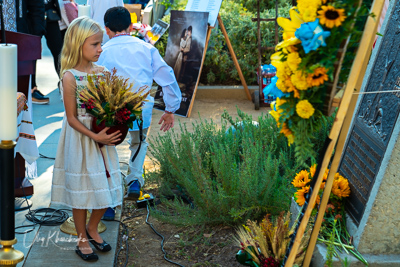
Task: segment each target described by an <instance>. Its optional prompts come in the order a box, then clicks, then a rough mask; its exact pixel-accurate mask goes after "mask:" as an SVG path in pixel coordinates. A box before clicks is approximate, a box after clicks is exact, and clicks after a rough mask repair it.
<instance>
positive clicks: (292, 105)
mask: <svg viewBox="0 0 400 267" xmlns="http://www.w3.org/2000/svg"><path fill="white" fill-rule="evenodd" d="M360 5H361V1H358V0H350V1H345V0H298V1H297V6H295V7H293V8H292V9H291V10H290V11H289V14H290V19H288V18H282V17H280V18H278V19H277V22H278V24H279V25H280V26H281V27H282V28H283V36H282V37H283V41H282V42H281V43H279V44H278V45H277V46H276V48H275V50H276V53H274V54H273V55H272V56H271V64H272V65H274V66H275V67H276V68H277V74H276V76H277V77H278V79H277V81H276V84H275V85H276V87H277V89H279V90H280V91H281V92H280V93H281V96H280V98H279V99H277V101H276V102H275V103H274V105H272V111H271V112H270V114H271V115H272V116H273V117H274V118H275V120H276V122H277V125H278V127H279V129H280V132H281V133H282V134H284V135H285V136H286V137H287V139H288V144H289V145H291V144H293V143H295V144H296V157H297V159H298V161H299V162H302V163H304V162H305V161H306V160H307V159H308V158H309V157H313V156H315V151H314V150H313V147H312V144H311V139H312V138H313V136H312V133H313V132H314V131H315V130H316V129H318V128H319V127H320V126H321V124H322V122H323V120H324V116H325V115H328V113H329V111H327V110H328V108H329V107H328V108H327V106H329V104H328V105H327V103H326V99H328V102H329V99H330V96H331V95H332V93H331V91H333V90H334V88H335V87H336V84H337V82H338V81H339V83H343V81H340V80H339V72H340V68H341V66H340V65H341V63H342V62H343V59H344V52H343V53H342V52H339V51H340V50H341V51H343V50H346V45H347V42H346V40H347V38H348V37H349V36H350V34H351V33H352V32H354V31H355V30H354V21H355V18H356V17H357V12H358V10H359V7H360ZM339 48H340V50H339ZM338 62H339V63H338ZM350 63H351V62H350ZM346 66H347V65H346Z"/></svg>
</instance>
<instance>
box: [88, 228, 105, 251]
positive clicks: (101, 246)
mask: <svg viewBox="0 0 400 267" xmlns="http://www.w3.org/2000/svg"><path fill="white" fill-rule="evenodd" d="M86 235H87V238H88V239H89V241H90V243H92V245H93V246H94V247H95V248H96V249H97V250H98V251H101V252H107V251H110V250H111V246H110V245H109V244H107V242H106V241H104V240H103V243H97V242H96V241H95V240H94V239H93V238H92V237H91V236H90V235H89V233H88V231H87V230H86Z"/></svg>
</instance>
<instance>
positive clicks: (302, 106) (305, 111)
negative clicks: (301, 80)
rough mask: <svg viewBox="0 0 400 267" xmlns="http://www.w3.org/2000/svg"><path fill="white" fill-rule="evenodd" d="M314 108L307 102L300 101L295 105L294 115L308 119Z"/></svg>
mask: <svg viewBox="0 0 400 267" xmlns="http://www.w3.org/2000/svg"><path fill="white" fill-rule="evenodd" d="M314 111H315V109H314V107H313V106H312V105H311V103H310V102H308V100H301V101H299V103H297V105H296V113H297V115H299V117H300V118H303V119H309V118H310V117H311V116H312V115H313V114H314Z"/></svg>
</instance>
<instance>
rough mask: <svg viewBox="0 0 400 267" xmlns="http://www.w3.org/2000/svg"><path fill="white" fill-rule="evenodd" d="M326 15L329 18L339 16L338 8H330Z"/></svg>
mask: <svg viewBox="0 0 400 267" xmlns="http://www.w3.org/2000/svg"><path fill="white" fill-rule="evenodd" d="M325 17H326V18H327V19H329V20H335V19H337V18H338V17H339V13H338V12H337V11H336V10H328V11H326V12H325Z"/></svg>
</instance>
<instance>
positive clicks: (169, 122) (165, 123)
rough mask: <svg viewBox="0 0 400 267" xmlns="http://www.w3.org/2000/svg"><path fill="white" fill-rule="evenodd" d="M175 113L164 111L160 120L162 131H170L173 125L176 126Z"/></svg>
mask: <svg viewBox="0 0 400 267" xmlns="http://www.w3.org/2000/svg"><path fill="white" fill-rule="evenodd" d="M174 120H175V119H174V114H172V113H164V114H163V115H162V116H161V119H160V121H159V122H158V124H161V123H162V125H161V128H160V131H164V132H166V131H168V130H169V129H171V128H172V127H174Z"/></svg>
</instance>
